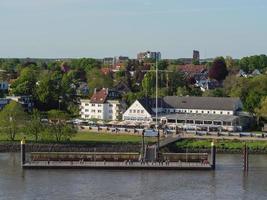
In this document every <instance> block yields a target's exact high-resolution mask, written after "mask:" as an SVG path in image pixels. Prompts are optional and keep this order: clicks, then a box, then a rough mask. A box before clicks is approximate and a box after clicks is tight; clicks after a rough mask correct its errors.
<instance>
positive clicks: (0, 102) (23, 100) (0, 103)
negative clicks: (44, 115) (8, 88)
mask: <svg viewBox="0 0 267 200" xmlns="http://www.w3.org/2000/svg"><path fill="white" fill-rule="evenodd" d="M10 101H15V102H17V103H19V104H21V105H22V106H23V108H24V109H25V111H27V112H30V111H32V109H33V106H34V103H33V100H32V96H27V95H24V96H7V97H6V98H1V99H0V109H1V110H2V109H3V108H4V107H5V106H6V105H7V104H9V103H10Z"/></svg>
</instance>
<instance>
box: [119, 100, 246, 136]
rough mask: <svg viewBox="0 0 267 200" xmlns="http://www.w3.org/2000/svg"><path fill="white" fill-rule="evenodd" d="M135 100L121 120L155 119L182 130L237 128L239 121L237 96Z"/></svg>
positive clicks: (238, 127) (239, 105)
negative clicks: (156, 117) (156, 115)
mask: <svg viewBox="0 0 267 200" xmlns="http://www.w3.org/2000/svg"><path fill="white" fill-rule="evenodd" d="M155 101H156V100H155V99H141V100H136V101H135V102H134V103H133V104H132V105H131V106H130V107H129V108H128V109H127V111H126V112H125V113H124V114H123V120H131V121H132V120H133V121H151V122H152V121H153V120H154V121H155V113H156V112H158V116H159V117H158V118H159V120H160V122H161V123H162V124H164V125H166V126H168V127H170V128H173V127H174V128H175V129H181V130H185V131H207V132H210V131H239V130H242V124H241V122H240V118H239V116H238V112H239V111H240V110H242V103H241V101H240V100H239V99H238V98H221V97H177V96H167V97H164V98H162V99H158V110H156V106H155Z"/></svg>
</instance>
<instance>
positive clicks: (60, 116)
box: [47, 110, 77, 142]
mask: <svg viewBox="0 0 267 200" xmlns="http://www.w3.org/2000/svg"><path fill="white" fill-rule="evenodd" d="M47 114H48V120H49V131H50V132H51V133H52V134H53V137H54V138H55V140H56V141H57V142H61V141H67V140H70V139H71V138H72V137H73V136H74V135H75V133H76V132H77V131H76V129H75V128H73V127H72V126H71V125H69V124H67V120H68V119H69V115H68V114H67V113H65V112H63V111H60V110H50V111H48V113H47Z"/></svg>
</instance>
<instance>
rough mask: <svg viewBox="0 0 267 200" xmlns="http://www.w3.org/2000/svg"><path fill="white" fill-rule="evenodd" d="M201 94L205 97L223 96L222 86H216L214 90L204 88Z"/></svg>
mask: <svg viewBox="0 0 267 200" xmlns="http://www.w3.org/2000/svg"><path fill="white" fill-rule="evenodd" d="M202 96H205V97H225V96H226V95H225V93H224V90H223V89H222V88H216V89H214V90H206V91H205V92H203V94H202Z"/></svg>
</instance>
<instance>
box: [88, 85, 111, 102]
mask: <svg viewBox="0 0 267 200" xmlns="http://www.w3.org/2000/svg"><path fill="white" fill-rule="evenodd" d="M107 97H108V88H103V89H101V90H100V91H97V92H95V93H94V94H93V96H92V97H91V99H90V103H105V101H106V99H107Z"/></svg>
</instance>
